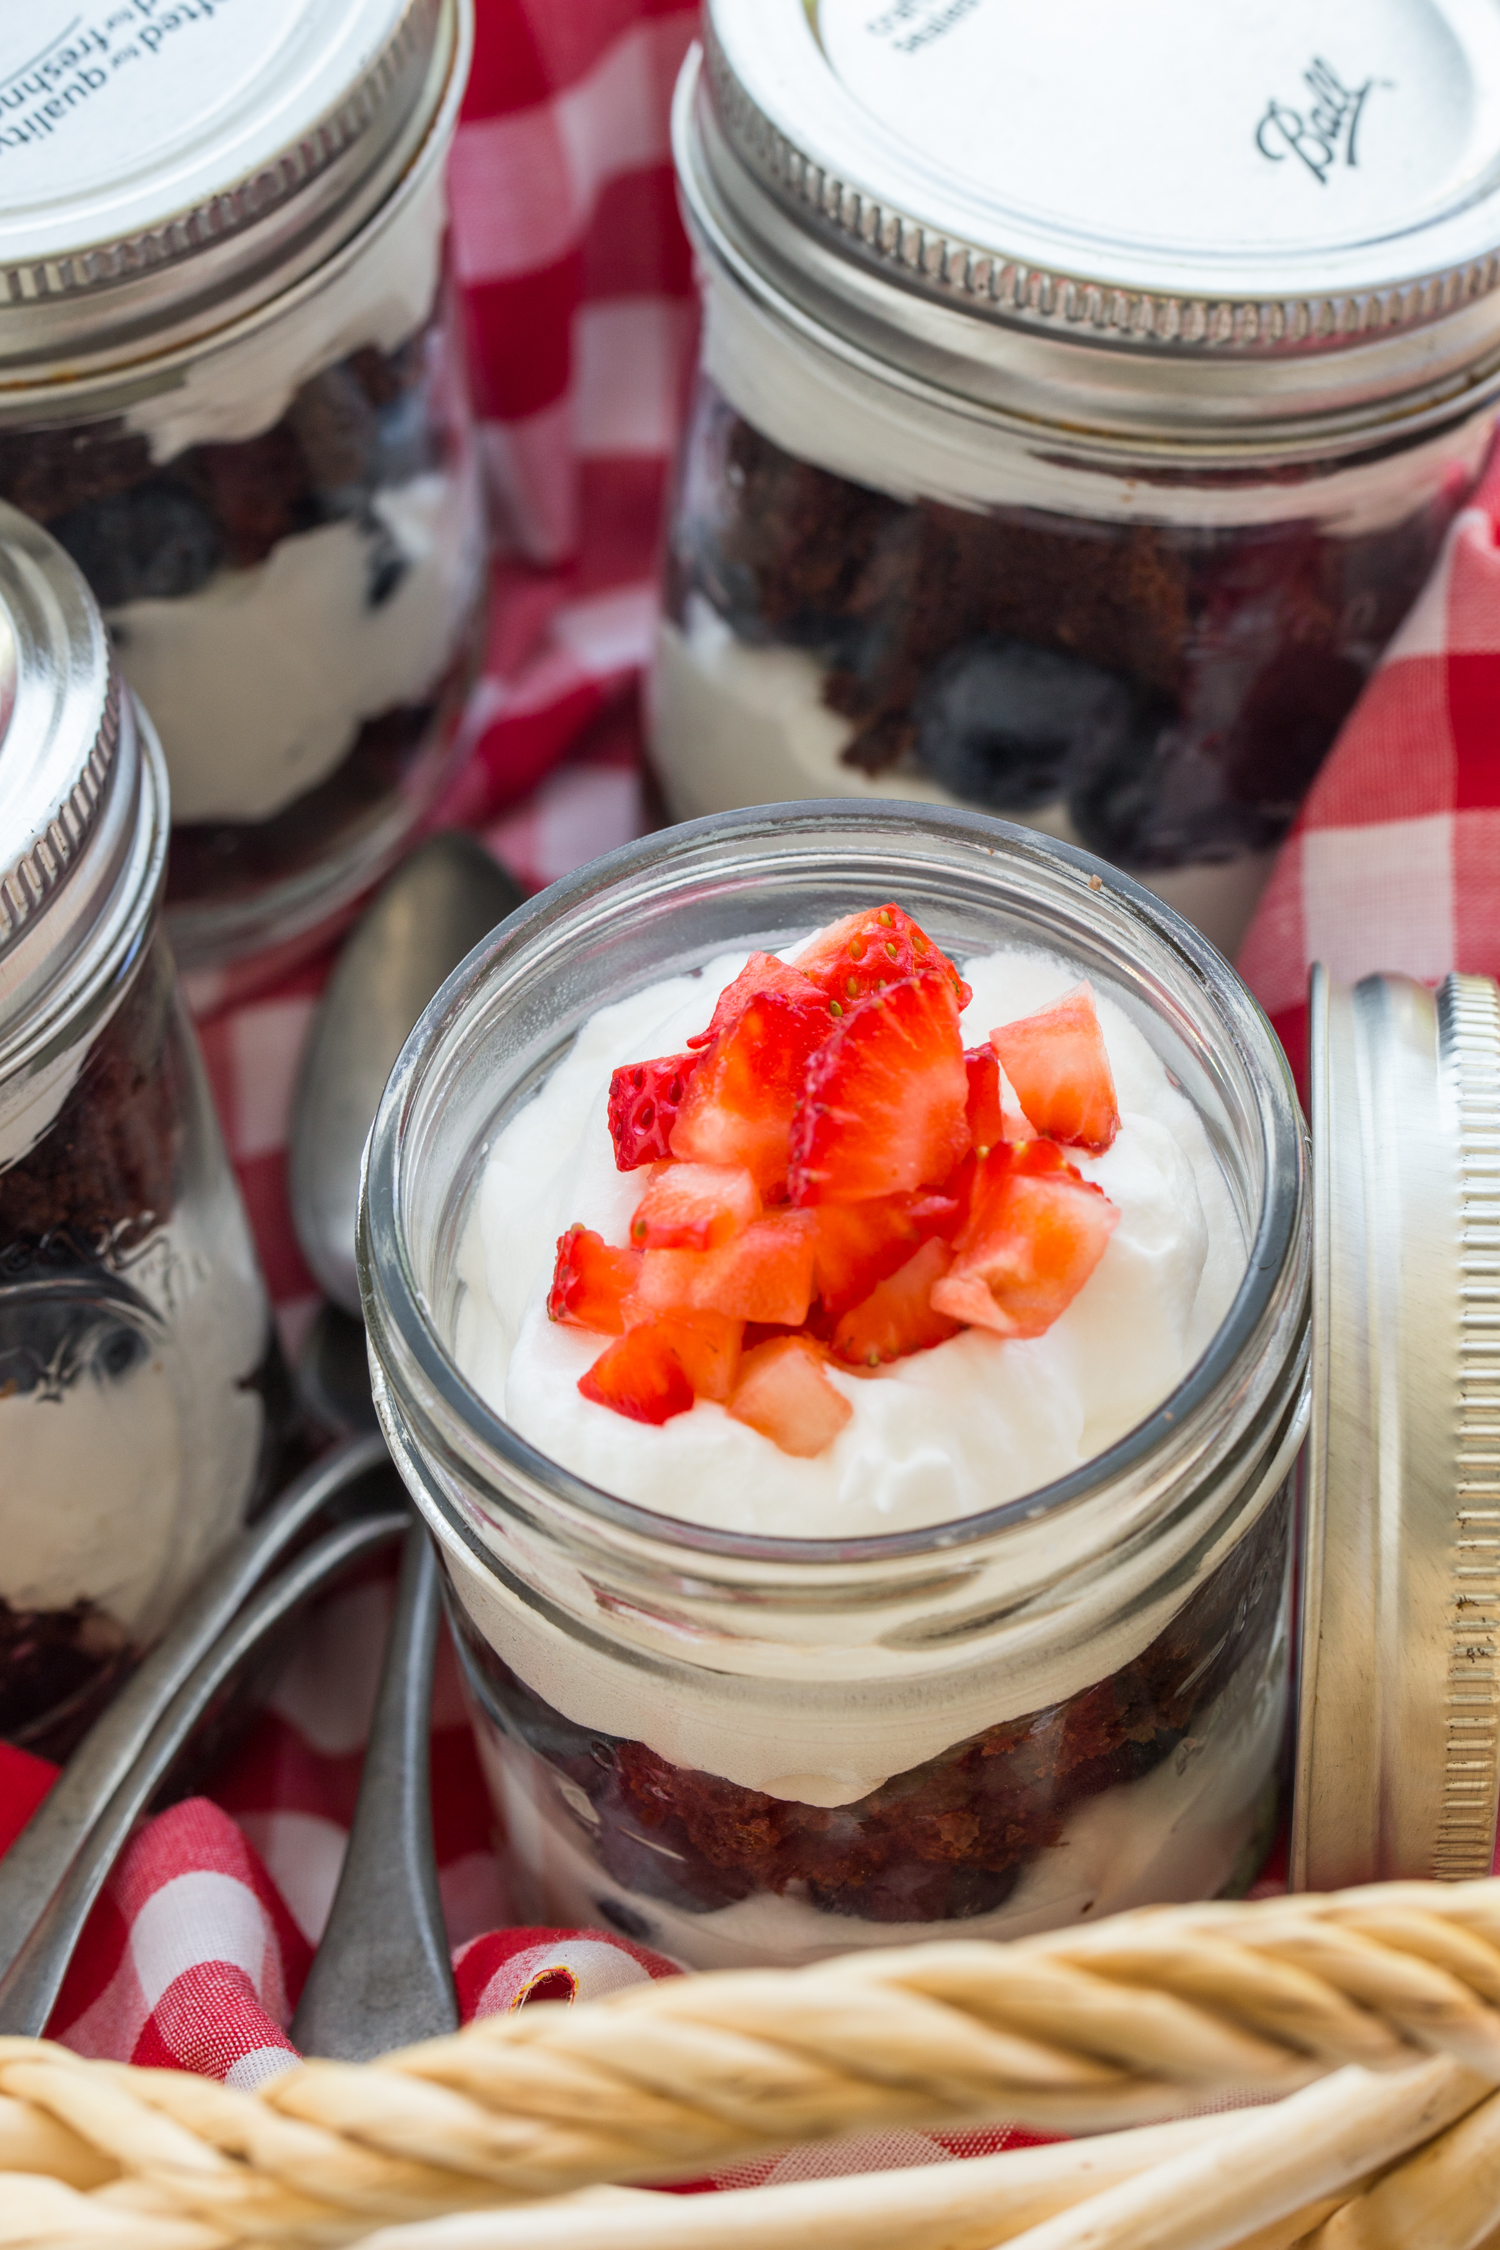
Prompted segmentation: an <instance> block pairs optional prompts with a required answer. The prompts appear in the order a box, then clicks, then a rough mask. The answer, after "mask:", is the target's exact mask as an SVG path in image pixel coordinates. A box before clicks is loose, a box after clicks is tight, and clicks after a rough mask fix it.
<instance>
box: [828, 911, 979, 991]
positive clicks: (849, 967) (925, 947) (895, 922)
mask: <svg viewBox="0 0 1500 2250" xmlns="http://www.w3.org/2000/svg"><path fill="white" fill-rule="evenodd" d="M796 966H797V968H798V969H799V970H800V971H801V973H802V975H803V976H805V977H811V978H812V980H813V982H814V984H817V985H820V986H821V987H822V989H823V991H824V992H826V993H827V995H828V997H829V999H830V1000H833V1001H836V1002H837V1003H838V1005H839V1007H840V1008H842V1009H846V1010H847V1009H849V1008H852V1007H855V1006H857V1005H858V1003H859V1002H860V1001H861V1000H868V998H869V997H870V994H871V993H872V992H884V991H886V990H887V989H888V988H889V987H890V986H891V985H893V984H900V983H901V982H903V981H904V979H905V978H907V977H916V976H921V975H922V974H923V973H924V971H926V970H940V971H942V972H943V973H944V974H945V975H946V976H947V977H948V978H949V979H950V981H951V983H952V986H953V990H954V994H955V997H956V998H957V1001H958V1005H959V1006H960V1008H967V1006H968V1005H969V1002H970V1000H971V999H972V998H973V994H972V993H971V992H970V990H969V987H968V986H967V985H966V984H965V983H964V980H963V978H962V977H961V976H960V975H959V973H958V971H957V969H955V968H954V966H953V963H952V962H951V961H950V960H949V959H948V956H947V954H946V953H944V952H942V951H941V950H940V948H939V947H937V946H935V945H934V944H933V942H932V940H931V938H930V937H929V936H928V935H927V932H926V931H925V930H924V929H922V928H921V927H920V926H919V925H918V924H917V923H916V922H914V921H913V920H912V918H911V916H910V915H909V914H908V913H906V912H905V911H904V910H903V909H902V908H901V907H899V906H896V905H890V906H874V907H866V908H865V909H864V910H863V911H862V912H861V913H858V914H848V915H846V916H845V917H844V919H843V921H842V922H832V923H830V924H829V926H828V928H827V929H826V930H820V931H819V933H818V935H817V936H816V937H815V938H814V939H813V940H812V942H811V944H810V945H808V946H807V947H806V949H805V950H804V951H803V952H802V953H800V954H799V955H798V957H797V962H796Z"/></svg>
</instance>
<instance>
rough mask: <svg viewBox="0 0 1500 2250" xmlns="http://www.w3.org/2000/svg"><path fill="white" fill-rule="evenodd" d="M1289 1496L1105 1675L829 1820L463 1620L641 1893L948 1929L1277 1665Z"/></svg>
mask: <svg viewBox="0 0 1500 2250" xmlns="http://www.w3.org/2000/svg"><path fill="white" fill-rule="evenodd" d="M1289 1505H1290V1504H1289V1500H1288V1498H1287V1496H1286V1494H1285V1493H1283V1494H1282V1495H1281V1497H1280V1498H1278V1499H1277V1500H1276V1501H1275V1502H1274V1503H1273V1504H1272V1505H1271V1506H1270V1507H1269V1508H1267V1509H1266V1511H1265V1512H1264V1514H1263V1515H1262V1516H1261V1518H1260V1520H1259V1522H1258V1523H1257V1524H1256V1525H1255V1526H1254V1527H1253V1528H1252V1529H1251V1530H1250V1531H1249V1532H1248V1533H1247V1534H1246V1536H1245V1537H1244V1538H1243V1539H1242V1540H1241V1541H1240V1543H1239V1545H1238V1546H1237V1547H1236V1548H1235V1549H1234V1550H1233V1552H1232V1553H1231V1554H1230V1555H1229V1556H1228V1557H1227V1559H1226V1560H1225V1561H1224V1562H1223V1563H1221V1564H1220V1566H1219V1568H1218V1570H1217V1571H1215V1573H1214V1574H1213V1576H1212V1577H1211V1578H1209V1579H1207V1580H1206V1581H1205V1583H1204V1584H1203V1585H1202V1586H1200V1587H1199V1588H1198V1590H1197V1591H1196V1592H1195V1593H1194V1594H1193V1595H1192V1596H1191V1598H1190V1599H1189V1600H1188V1601H1187V1602H1186V1603H1185V1604H1184V1606H1183V1608H1182V1609H1181V1610H1180V1611H1179V1612H1178V1614H1177V1615H1176V1617H1174V1618H1173V1619H1172V1621H1171V1623H1170V1624H1169V1625H1168V1626H1167V1627H1166V1628H1165V1629H1164V1630H1163V1631H1162V1632H1161V1633H1160V1634H1159V1635H1158V1636H1157V1638H1156V1639H1155V1640H1154V1641H1153V1642H1152V1643H1151V1645H1150V1646H1149V1647H1148V1648H1146V1649H1144V1650H1143V1651H1142V1652H1141V1654H1140V1655H1139V1656H1137V1657H1136V1658H1134V1659H1133V1660H1132V1662H1130V1663H1129V1664H1127V1665H1125V1666H1123V1667H1122V1668H1121V1670H1120V1671H1118V1672H1116V1673H1114V1674H1112V1675H1111V1677H1110V1678H1108V1679H1105V1680H1101V1681H1099V1682H1098V1683H1097V1684H1096V1685H1095V1686H1093V1687H1090V1688H1086V1689H1084V1690H1083V1691H1082V1692H1081V1693H1079V1694H1077V1695H1074V1696H1071V1697H1069V1698H1068V1699H1067V1701H1066V1702H1063V1703H1058V1704H1053V1705H1051V1706H1049V1707H1048V1708H1047V1709H1045V1710H1041V1711H1033V1712H1029V1713H1027V1714H1026V1715H1025V1716H1024V1717H1022V1718H1016V1719H1007V1720H1004V1721H1002V1722H1001V1723H1000V1724H998V1725H996V1726H993V1727H989V1728H986V1729H985V1731H984V1732H983V1733H981V1734H977V1735H973V1736H970V1737H969V1738H968V1739H967V1740H965V1741H962V1742H957V1743H954V1744H953V1746H952V1747H951V1748H950V1749H948V1750H945V1751H943V1752H942V1753H941V1754H940V1755H939V1756H938V1757H936V1758H931V1759H929V1760H928V1761H927V1763H926V1764H925V1765H922V1766H918V1767H915V1768H913V1769H912V1770H911V1771H910V1772H908V1773H901V1774H896V1775H894V1776H893V1777H892V1778H891V1779H890V1780H889V1781H887V1782H885V1783H883V1784H882V1785H881V1787H880V1788H879V1789H876V1790H874V1791H872V1792H871V1794H870V1795H869V1796H868V1797H864V1798H862V1799H860V1801H859V1802H858V1803H857V1804H851V1805H838V1806H834V1807H832V1808H824V1807H820V1806H815V1805H804V1804H798V1803H795V1802H793V1801H791V1800H789V1799H786V1798H781V1797H769V1796H766V1795H764V1794H763V1793H762V1792H760V1791H759V1790H755V1789H743V1788H741V1787H739V1786H738V1784H736V1783H734V1782H731V1781H725V1780H722V1779H720V1778H719V1777H718V1776H717V1775H714V1774H708V1773H698V1772H694V1771H691V1770H689V1769H687V1768H684V1767H680V1766H673V1765H671V1764H669V1763H668V1762H667V1760H666V1759H664V1758H662V1757H660V1756H659V1755H658V1754H657V1752H655V1751H654V1750H651V1749H648V1748H647V1746H646V1745H645V1744H644V1743H642V1742H630V1741H625V1740H622V1739H620V1738H618V1737H616V1736H611V1735H602V1734H599V1735H590V1734H586V1733H584V1732H583V1731H582V1730H581V1729H579V1728H577V1727H574V1726H572V1725H571V1724H570V1723H569V1722H568V1721H567V1720H566V1719H564V1718H562V1717H561V1716H560V1714H559V1713H557V1712H556V1711H554V1710H552V1709H551V1708H550V1707H549V1706H548V1705H546V1704H545V1703H543V1702H542V1701H541V1699H540V1698H539V1697H537V1696H536V1695H534V1694H533V1693H532V1692H531V1690H530V1689H529V1688H528V1687H527V1686H526V1685H525V1684H524V1682H522V1681H521V1680H520V1679H519V1678H518V1677H517V1676H516V1674H515V1673H514V1672H512V1671H511V1670H510V1668H509V1667H508V1666H507V1665H506V1664H505V1663H504V1662H503V1660H502V1659H501V1658H500V1657H499V1656H498V1655H497V1654H496V1653H495V1651H494V1650H493V1649H491V1648H489V1647H488V1646H487V1645H486V1644H485V1643H484V1642H482V1641H481V1640H480V1638H479V1636H478V1634H477V1633H476V1631H475V1630H474V1628H473V1626H472V1625H471V1624H470V1623H469V1621H468V1619H467V1617H466V1616H464V1615H463V1613H462V1612H461V1611H460V1612H459V1634H460V1642H461V1646H462V1649H463V1652H464V1655H465V1660H466V1663H467V1665H468V1668H469V1671H470V1674H471V1677H472V1678H473V1680H474V1682H475V1686H476V1692H477V1693H478V1694H479V1696H480V1699H481V1701H482V1702H483V1704H484V1706H485V1708H486V1709H488V1710H489V1711H490V1712H491V1714H492V1715H493V1716H494V1717H495V1719H496V1720H497V1722H498V1723H499V1724H500V1726H501V1727H502V1728H503V1729H504V1730H505V1732H506V1733H507V1734H509V1735H511V1736H512V1737H514V1738H515V1739H516V1740H517V1741H518V1742H520V1743H522V1744H524V1745H525V1747H526V1748H527V1749H528V1750H530V1751H533V1752H534V1753H535V1754H536V1755H537V1756H538V1757H539V1758H541V1759H542V1760H543V1761H544V1762H545V1763H546V1764H547V1765H548V1766H550V1767H551V1768H553V1769H554V1770H555V1771H556V1772H557V1773H558V1774H559V1775H560V1776H561V1777H562V1779H563V1781H564V1782H565V1783H566V1784H568V1785H570V1793H571V1792H576V1791H582V1793H583V1795H584V1796H585V1797H586V1798H587V1799H588V1801H589V1804H590V1806H591V1808H592V1812H593V1815H594V1817H595V1819H596V1820H597V1827H596V1828H594V1829H593V1831H592V1848H593V1850H594V1851H595V1853H596V1854H597V1856H598V1858H599V1861H600V1863H601V1865H602V1867H603V1869H604V1870H605V1872H606V1873H607V1874H609V1875H610V1876H612V1877H613V1878H614V1880H615V1881H616V1882H618V1883H620V1884H621V1885H623V1886H624V1887H625V1888H627V1889H629V1890H633V1891H635V1892H637V1893H638V1894H640V1895H643V1896H645V1897H651V1898H659V1899H662V1900H664V1901H666V1902H669V1903H670V1904H672V1905H674V1906H677V1907H681V1908H685V1909H687V1910H689V1911H693V1912H699V1913H705V1912H710V1911H712V1910H713V1909H714V1908H716V1907H720V1906H727V1905H730V1904H732V1903H733V1902H734V1901H735V1900H736V1899H742V1898H748V1897H751V1896H752V1895H754V1894H755V1893H757V1892H767V1891H769V1892H774V1893H784V1892H788V1891H795V1892H796V1893H797V1894H798V1895H800V1896H802V1897H805V1898H806V1899H807V1900H808V1901H809V1902H810V1903H811V1904H812V1905H814V1906H816V1907H819V1908H821V1909H822V1910H823V1911H824V1912H825V1913H829V1914H848V1915H855V1916H858V1917H859V1918H860V1919H862V1920H865V1921H874V1922H921V1921H953V1920H960V1919H962V1918H964V1917H966V1916H969V1915H974V1914H982V1913H986V1912H989V1911H992V1910H993V1909H994V1908H996V1907H998V1906H1001V1905H1003V1904H1004V1902H1005V1900H1006V1899H1007V1898H1008V1897H1009V1895H1010V1893H1011V1891H1012V1890H1013V1889H1014V1888H1015V1886H1016V1884H1017V1882H1018V1881H1019V1880H1020V1877H1021V1874H1022V1872H1023V1870H1024V1868H1025V1866H1026V1864H1027V1862H1028V1861H1029V1860H1031V1859H1033V1858H1035V1857H1036V1855H1037V1854H1038V1853H1039V1852H1041V1851H1044V1850H1045V1849H1046V1848H1047V1847H1048V1846H1049V1845H1051V1844H1055V1843H1056V1842H1057V1840H1058V1838H1059V1836H1060V1835H1061V1834H1062V1831H1063V1827H1064V1825H1065V1823H1066V1821H1067V1819H1068V1816H1069V1814H1070V1813H1072V1812H1073V1811H1074V1810H1075V1809H1076V1808H1077V1806H1078V1805H1080V1804H1081V1803H1083V1802H1084V1801H1085V1800H1086V1799H1088V1798H1090V1797H1096V1796H1099V1795H1101V1794H1102V1793H1103V1791H1105V1790H1106V1789H1113V1788H1117V1787H1120V1786H1122V1785H1124V1784H1127V1783H1130V1782H1134V1781H1139V1780H1142V1779H1143V1778H1144V1777H1145V1776H1146V1775H1147V1774H1149V1773H1151V1772H1153V1771H1154V1770H1155V1769H1156V1768H1157V1767H1158V1766H1160V1765H1161V1764H1162V1763H1163V1762H1164V1761H1165V1760H1166V1759H1167V1758H1168V1757H1170V1756H1172V1755H1173V1754H1174V1753H1181V1751H1182V1747H1183V1745H1184V1744H1186V1745H1188V1746H1189V1748H1191V1746H1192V1742H1193V1737H1194V1734H1195V1732H1197V1731H1200V1730H1201V1729H1202V1728H1203V1727H1204V1726H1205V1725H1206V1724H1207V1722H1208V1720H1209V1717H1210V1714H1211V1712H1212V1710H1213V1706H1214V1705H1215V1703H1216V1702H1217V1701H1218V1699H1219V1698H1220V1696H1221V1695H1223V1693H1224V1692H1225V1690H1226V1688H1228V1687H1229V1685H1230V1684H1231V1682H1232V1681H1233V1680H1234V1679H1235V1677H1236V1676H1237V1675H1239V1674H1241V1673H1245V1674H1246V1675H1247V1676H1249V1677H1252V1678H1253V1677H1254V1676H1255V1675H1256V1674H1257V1673H1258V1672H1259V1671H1260V1670H1261V1669H1262V1668H1263V1666H1264V1665H1265V1663H1266V1660H1267V1658H1268V1656H1269V1653H1270V1649H1271V1646H1272V1642H1273V1639H1274V1636H1275V1634H1276V1631H1277V1629H1278V1624H1279V1621H1280V1615H1281V1593H1282V1585H1283V1577H1284V1566H1285V1559H1286V1541H1287V1531H1288V1524H1289Z"/></svg>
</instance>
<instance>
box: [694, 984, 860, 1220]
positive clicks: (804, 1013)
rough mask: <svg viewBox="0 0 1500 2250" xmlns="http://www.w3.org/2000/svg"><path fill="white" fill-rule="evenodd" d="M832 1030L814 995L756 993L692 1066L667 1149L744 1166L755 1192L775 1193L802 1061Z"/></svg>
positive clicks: (697, 1158)
mask: <svg viewBox="0 0 1500 2250" xmlns="http://www.w3.org/2000/svg"><path fill="white" fill-rule="evenodd" d="M832 1029H833V1025H832V1022H831V1020H830V1017H829V1013H828V1003H827V1001H826V1000H825V999H823V997H822V996H821V994H819V995H817V996H816V997H815V998H814V999H813V1000H812V1001H810V1002H809V1001H803V1000H796V999H792V998H790V997H789V996H788V995H787V994H786V993H784V992H766V993H758V994H757V995H756V996H755V998H754V999H752V1000H750V1001H749V1002H747V1004H746V1006H745V1008H744V1011H743V1013H742V1014H741V1015H740V1017H739V1020H738V1022H736V1023H733V1024H731V1025H730V1026H729V1028H728V1030H727V1031H721V1032H720V1034H719V1036H718V1038H717V1039H716V1040H715V1041H714V1043H713V1045H712V1046H711V1047H710V1048H709V1049H708V1051H707V1053H706V1054H705V1055H704V1056H703V1057H702V1059H701V1061H700V1062H699V1064H698V1067H697V1069H696V1070H695V1071H694V1073H693V1079H692V1084H691V1085H690V1086H689V1087H688V1090H687V1094H686V1096H685V1098H684V1100H683V1104H682V1107H681V1109H680V1110H679V1111H678V1113H677V1122H676V1124H675V1125H674V1126H673V1128H672V1154H673V1155H674V1156H677V1157H683V1158H690V1159H692V1160H693V1161H695V1162H697V1163H700V1164H743V1165H745V1166H746V1167H747V1168H748V1170H749V1171H750V1173H751V1175H752V1176H753V1178H754V1180H755V1184H756V1186H757V1187H758V1188H759V1189H760V1191H761V1193H762V1195H775V1194H777V1193H778V1192H779V1191H780V1190H782V1188H783V1187H784V1184H785V1180H786V1168H787V1155H788V1149H789V1145H790V1142H791V1134H792V1119H793V1117H794V1116H795V1115H796V1111H797V1104H798V1101H799V1100H800V1098H801V1094H802V1086H803V1081H804V1079H805V1078H806V1075H807V1065H808V1060H809V1058H810V1057H811V1056H812V1055H813V1054H815V1053H816V1051H817V1050H818V1048H819V1047H821V1046H822V1045H823V1042H824V1041H825V1040H826V1039H827V1038H828V1036H829V1033H830V1031H831V1030H832Z"/></svg>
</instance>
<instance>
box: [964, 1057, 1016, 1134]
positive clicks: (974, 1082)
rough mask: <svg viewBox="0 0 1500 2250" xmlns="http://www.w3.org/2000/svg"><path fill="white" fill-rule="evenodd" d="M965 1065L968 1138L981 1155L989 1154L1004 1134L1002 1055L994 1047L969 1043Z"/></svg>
mask: <svg viewBox="0 0 1500 2250" xmlns="http://www.w3.org/2000/svg"><path fill="white" fill-rule="evenodd" d="M964 1068H965V1070H966V1071H967V1072H968V1074H969V1102H968V1109H967V1112H966V1114H967V1117H968V1120H969V1138H970V1140H971V1141H972V1142H973V1143H974V1148H975V1151H976V1153H977V1154H978V1155H980V1156H987V1155H988V1154H989V1152H990V1150H991V1149H992V1148H994V1146H995V1145H996V1143H997V1142H999V1141H1003V1140H1004V1139H1005V1137H1006V1135H1005V1113H1004V1109H1003V1107H1002V1104H1001V1099H1000V1058H999V1056H998V1055H997V1054H996V1053H995V1050H994V1048H993V1047H966V1048H965V1049H964Z"/></svg>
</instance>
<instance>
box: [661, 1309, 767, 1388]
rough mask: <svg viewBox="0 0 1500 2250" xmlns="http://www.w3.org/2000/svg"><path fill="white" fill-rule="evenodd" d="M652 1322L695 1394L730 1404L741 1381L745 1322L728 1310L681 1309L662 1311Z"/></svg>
mask: <svg viewBox="0 0 1500 2250" xmlns="http://www.w3.org/2000/svg"><path fill="white" fill-rule="evenodd" d="M651 1325H652V1327H653V1328H654V1330H655V1331H656V1333H657V1334H658V1335H659V1336H660V1337H661V1338H662V1339H663V1340H664V1342H665V1343H666V1344H667V1345H668V1346H669V1347H670V1348H671V1350H672V1351H673V1352H674V1353H675V1354H676V1356H677V1360H678V1363H679V1365H680V1366H681V1368H682V1371H683V1373H684V1374H685V1375H686V1376H687V1379H688V1381H689V1382H690V1383H691V1384H692V1386H693V1395H694V1397H695V1398H711V1399H714V1400H716V1401H717V1403H718V1404H719V1405H720V1406H724V1405H727V1404H728V1401H729V1398H730V1395H731V1393H732V1392H733V1390H734V1386H735V1384H736V1382H737V1381H738V1380H739V1372H740V1342H741V1339H742V1337H743V1335H744V1332H745V1323H744V1322H743V1321H742V1320H731V1319H730V1318H729V1316H728V1314H727V1313H717V1312H678V1313H663V1315H662V1317H661V1319H660V1320H657V1321H653V1322H652V1324H651Z"/></svg>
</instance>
